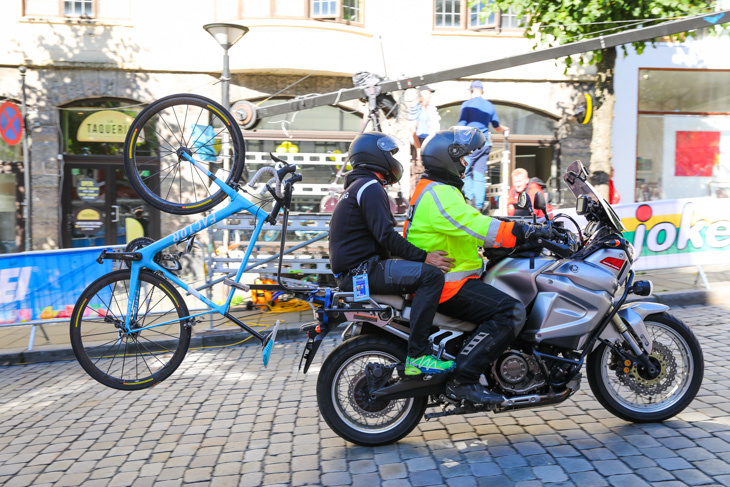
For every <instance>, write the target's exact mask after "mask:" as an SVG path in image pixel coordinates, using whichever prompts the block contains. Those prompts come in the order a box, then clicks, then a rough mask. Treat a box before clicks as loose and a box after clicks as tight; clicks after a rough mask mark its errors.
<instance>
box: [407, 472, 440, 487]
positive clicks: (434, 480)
mask: <svg viewBox="0 0 730 487" xmlns="http://www.w3.org/2000/svg"><path fill="white" fill-rule="evenodd" d="M406 478H407V480H408V481H410V482H411V483H412V484H413V485H414V486H415V487H421V486H426V485H429V486H431V485H439V484H443V481H444V480H443V478H442V477H441V473H440V472H439V471H438V470H421V471H420V472H413V473H411V474H409V475H408V476H407V477H406Z"/></svg>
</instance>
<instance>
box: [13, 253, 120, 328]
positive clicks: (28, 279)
mask: <svg viewBox="0 0 730 487" xmlns="http://www.w3.org/2000/svg"><path fill="white" fill-rule="evenodd" d="M103 248H108V247H92V248H85V249H78V250H61V251H50V252H24V253H20V254H8V255H2V256H0V324H1V323H19V322H23V321H31V320H49V319H60V318H70V317H71V313H72V312H73V308H74V305H75V304H76V300H77V299H78V298H79V296H80V295H81V293H82V292H83V291H84V289H86V287H87V286H88V285H89V284H91V283H92V282H94V281H95V280H96V279H98V278H99V277H101V276H103V275H104V274H107V273H108V272H111V271H112V261H110V260H105V261H104V263H103V264H98V263H97V262H96V258H97V257H98V256H99V254H100V253H101V250H102V249H103ZM95 305H101V303H90V306H91V307H92V308H93V307H94V306H95Z"/></svg>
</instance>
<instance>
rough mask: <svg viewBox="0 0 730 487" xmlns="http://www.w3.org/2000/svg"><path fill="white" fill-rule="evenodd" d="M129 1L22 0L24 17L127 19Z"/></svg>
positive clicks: (129, 12) (128, 16) (128, 15)
mask: <svg viewBox="0 0 730 487" xmlns="http://www.w3.org/2000/svg"><path fill="white" fill-rule="evenodd" d="M130 14H131V11H130V0H63V1H59V0H24V2H23V15H24V16H26V17H67V18H79V19H129V18H130Z"/></svg>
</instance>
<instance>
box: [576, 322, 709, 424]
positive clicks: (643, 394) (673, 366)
mask: <svg viewBox="0 0 730 487" xmlns="http://www.w3.org/2000/svg"><path fill="white" fill-rule="evenodd" d="M644 324H645V325H646V329H647V331H648V333H649V338H650V340H652V353H651V355H650V356H649V360H650V361H651V362H652V363H653V365H654V366H655V367H656V368H657V370H658V372H657V373H655V374H651V375H650V374H648V373H647V371H646V370H645V369H643V368H641V367H638V366H637V365H633V366H632V367H630V368H629V367H625V364H623V363H622V359H621V358H620V357H619V356H618V354H616V353H615V352H614V351H613V350H611V348H609V347H607V346H606V345H600V346H598V347H597V348H596V350H594V351H593V353H591V355H589V356H588V363H587V367H586V370H587V373H588V382H589V384H590V386H591V390H592V391H593V394H594V395H595V396H596V399H598V401H599V402H600V403H601V404H602V405H603V406H604V407H605V408H606V409H607V410H609V411H611V412H612V413H613V414H615V415H616V416H618V417H620V418H622V419H625V420H627V421H635V422H639V423H642V422H654V421H664V420H665V419H668V418H671V417H672V416H674V415H676V414H678V413H679V412H681V411H682V410H683V409H684V408H686V407H687V406H688V405H689V403H691V402H692V400H693V399H694V397H695V396H696V395H697V391H698V390H699V388H700V386H701V385H702V378H703V376H704V358H703V356H702V349H701V348H700V345H699V343H698V342H697V338H696V337H695V336H694V334H693V333H692V332H691V331H690V329H689V328H687V326H686V325H685V324H684V323H682V322H681V321H680V320H678V319H677V318H675V317H673V316H672V315H670V314H668V313H662V314H656V315H651V316H649V317H647V318H646V319H645V320H644ZM627 369H628V371H627Z"/></svg>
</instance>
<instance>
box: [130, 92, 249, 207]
mask: <svg viewBox="0 0 730 487" xmlns="http://www.w3.org/2000/svg"><path fill="white" fill-rule="evenodd" d="M189 122H190V124H191V125H190V127H188V123H189ZM224 135H227V138H226V137H224ZM226 140H227V142H225V141H226ZM182 152H187V153H188V154H190V155H192V156H193V157H194V159H195V160H196V161H198V162H200V163H201V164H203V165H204V166H206V168H207V169H208V170H209V171H210V172H212V173H213V174H215V173H216V171H217V170H218V169H219V168H218V166H221V167H222V164H221V161H222V160H223V159H225V158H230V169H229V172H228V174H227V175H225V174H224V177H220V176H219V177H220V179H223V180H224V181H225V182H226V184H228V185H229V186H234V185H235V184H236V183H237V182H238V181H239V179H240V178H241V174H242V173H243V169H244V165H245V163H246V147H245V142H244V140H243V135H242V134H241V130H240V129H239V128H238V125H237V124H236V122H235V119H234V118H233V116H232V115H231V114H230V112H229V111H228V110H227V109H225V108H224V107H223V106H221V105H220V104H218V103H216V102H214V101H213V100H210V99H208V98H205V97H203V96H200V95H191V94H179V95H170V96H166V97H164V98H161V99H159V100H157V101H155V102H153V103H151V104H150V105H148V106H147V107H146V108H145V109H144V110H142V111H141V112H140V113H139V115H137V117H136V118H135V119H134V122H132V125H131V126H130V127H129V131H128V132H127V137H126V139H125V141H124V169H125V171H126V173H127V178H129V182H130V184H131V185H132V187H133V188H134V190H135V191H136V192H137V193H138V194H139V196H140V198H142V199H143V200H145V201H146V202H147V203H149V204H150V205H152V206H154V207H155V208H157V209H159V210H162V211H164V212H167V213H172V214H175V215H191V214H194V213H200V212H203V211H206V210H209V209H211V208H213V207H214V206H216V205H217V204H218V203H220V202H221V200H223V198H225V196H226V194H225V193H224V192H223V190H221V189H220V188H219V187H218V186H217V185H215V184H214V183H213V180H212V179H211V178H209V177H208V176H207V174H206V173H204V172H203V171H201V170H200V169H199V168H197V167H195V166H194V165H193V164H191V163H190V162H189V161H188V160H187V159H185V158H184V157H182V155H181V154H182Z"/></svg>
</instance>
